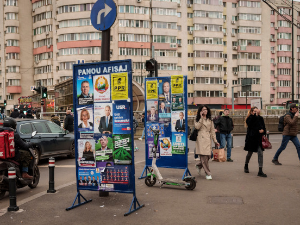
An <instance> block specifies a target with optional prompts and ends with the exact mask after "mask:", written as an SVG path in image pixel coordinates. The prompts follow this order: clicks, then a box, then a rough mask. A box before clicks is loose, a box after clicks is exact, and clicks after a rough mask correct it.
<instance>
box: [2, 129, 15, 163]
mask: <svg viewBox="0 0 300 225" xmlns="http://www.w3.org/2000/svg"><path fill="white" fill-rule="evenodd" d="M0 143H4V144H3V145H0V159H10V158H13V157H15V133H14V131H10V130H3V131H1V132H0Z"/></svg>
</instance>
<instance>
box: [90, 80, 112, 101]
mask: <svg viewBox="0 0 300 225" xmlns="http://www.w3.org/2000/svg"><path fill="white" fill-rule="evenodd" d="M93 80H94V102H109V101H110V76H109V75H99V76H94V77H93Z"/></svg>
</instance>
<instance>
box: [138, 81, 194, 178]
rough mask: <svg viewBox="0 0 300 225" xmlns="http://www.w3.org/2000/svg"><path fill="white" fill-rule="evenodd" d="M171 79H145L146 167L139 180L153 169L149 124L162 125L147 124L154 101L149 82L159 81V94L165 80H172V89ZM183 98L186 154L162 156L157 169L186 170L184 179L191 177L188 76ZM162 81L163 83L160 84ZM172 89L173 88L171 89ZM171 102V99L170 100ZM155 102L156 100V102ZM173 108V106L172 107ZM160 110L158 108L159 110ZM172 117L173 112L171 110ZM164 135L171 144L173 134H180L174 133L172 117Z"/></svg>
mask: <svg viewBox="0 0 300 225" xmlns="http://www.w3.org/2000/svg"><path fill="white" fill-rule="evenodd" d="M171 78H172V76H170V77H157V78H146V79H145V125H146V126H145V167H144V169H143V172H142V174H141V176H140V177H139V179H143V178H145V177H146V176H147V173H148V172H150V168H151V167H152V158H149V151H150V150H149V149H148V148H149V142H148V137H147V124H162V123H159V122H157V123H155V122H153V123H147V120H148V118H147V117H148V116H147V101H152V100H154V99H149V100H148V99H147V86H146V85H147V81H155V80H157V92H159V83H161V82H162V81H163V80H170V87H171ZM183 78H184V79H183V84H184V87H183V93H182V94H183V96H184V98H183V99H184V104H183V105H184V110H182V111H184V112H185V113H184V114H185V115H184V119H185V121H186V122H185V132H184V133H185V134H186V135H185V136H186V140H185V143H186V145H185V147H186V148H185V154H172V156H160V157H159V158H157V161H156V165H157V167H162V168H171V169H184V174H183V176H182V179H183V178H184V177H185V176H188V175H191V173H190V171H189V169H188V132H187V131H188V122H187V121H188V120H187V118H188V115H187V76H183ZM160 81H161V82H160ZM170 89H172V87H171V88H170ZM170 95H171V96H172V90H170ZM170 100H171V99H170ZM154 101H155V100H154ZM157 101H159V94H158V98H157ZM171 104H172V103H171ZM171 107H172V105H171ZM158 109H159V108H157V110H158ZM171 115H172V110H171ZM164 133H165V137H170V140H171V143H172V135H173V133H177V134H178V132H172V116H171V122H170V123H169V125H168V127H165V126H164Z"/></svg>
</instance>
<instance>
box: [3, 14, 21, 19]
mask: <svg viewBox="0 0 300 225" xmlns="http://www.w3.org/2000/svg"><path fill="white" fill-rule="evenodd" d="M5 18H6V20H17V19H18V13H5Z"/></svg>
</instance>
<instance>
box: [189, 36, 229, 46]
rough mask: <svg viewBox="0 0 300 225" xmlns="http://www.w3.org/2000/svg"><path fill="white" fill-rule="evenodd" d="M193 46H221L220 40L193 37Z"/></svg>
mask: <svg viewBox="0 0 300 225" xmlns="http://www.w3.org/2000/svg"><path fill="white" fill-rule="evenodd" d="M194 43H195V44H204V45H222V44H223V39H222V38H209V37H195V38H194Z"/></svg>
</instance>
